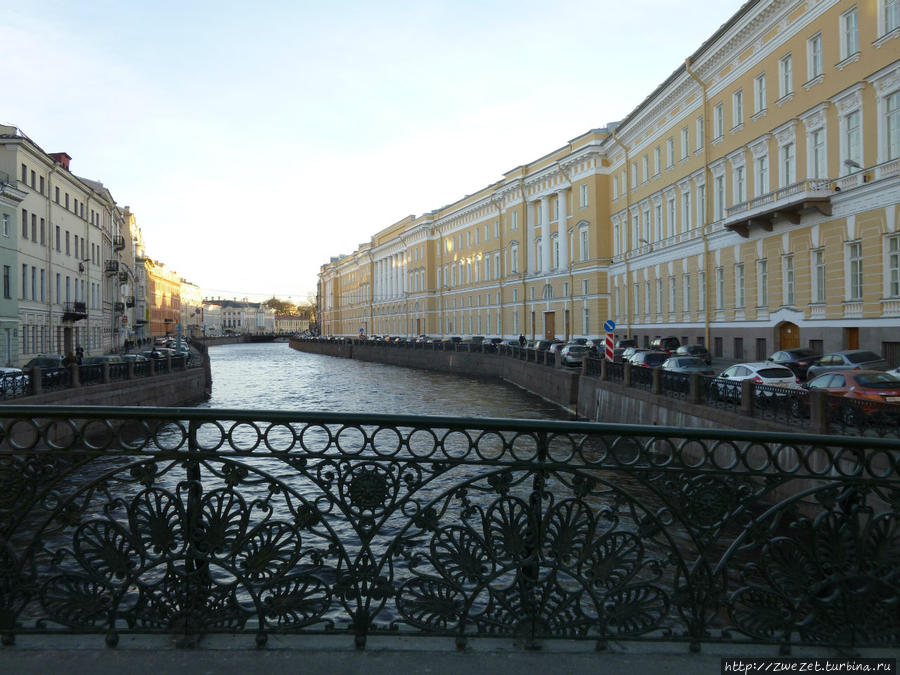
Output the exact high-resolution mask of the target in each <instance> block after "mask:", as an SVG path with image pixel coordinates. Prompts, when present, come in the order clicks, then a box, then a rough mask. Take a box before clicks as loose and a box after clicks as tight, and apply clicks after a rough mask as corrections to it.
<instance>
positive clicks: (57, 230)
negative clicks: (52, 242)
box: [56, 225, 60, 251]
mask: <svg viewBox="0 0 900 675" xmlns="http://www.w3.org/2000/svg"><path fill="white" fill-rule="evenodd" d="M56 250H57V251H59V250H60V248H59V225H57V226H56Z"/></svg>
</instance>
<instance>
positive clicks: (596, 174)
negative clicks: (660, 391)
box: [319, 0, 900, 364]
mask: <svg viewBox="0 0 900 675" xmlns="http://www.w3.org/2000/svg"><path fill="white" fill-rule="evenodd" d="M898 54H900V26H898V2H897V1H896V0H866V1H865V2H860V1H858V2H851V1H849V0H841V1H835V0H818V1H814V0H805V1H800V2H797V1H787V0H784V1H782V0H759V1H757V2H753V1H751V2H748V3H746V4H744V5H743V6H742V7H741V8H740V10H739V11H738V13H737V14H735V15H734V16H733V17H732V18H731V19H730V20H729V21H728V22H726V23H725V24H724V25H723V26H722V27H721V28H720V29H719V31H717V32H716V34H715V35H713V36H711V37H710V38H709V40H707V41H706V42H705V43H704V44H703V45H702V46H701V47H700V49H698V51H697V52H696V53H694V54H693V55H692V56H691V57H690V58H689V59H688V60H687V61H686V62H685V63H684V64H683V65H681V66H680V67H679V68H678V69H677V70H675V72H674V73H673V74H672V75H671V76H670V77H669V78H668V79H667V80H666V81H665V82H664V83H662V84H661V85H660V86H659V87H657V89H656V90H655V91H654V92H652V93H651V94H650V95H649V96H648V97H647V99H646V100H645V101H644V102H643V103H642V104H641V105H640V106H639V107H638V108H637V109H635V110H634V111H633V112H632V113H631V114H630V115H629V116H628V117H627V118H626V119H624V120H622V121H621V122H619V123H616V124H610V125H608V126H607V127H606V128H604V129H597V130H592V131H590V132H588V133H587V134H583V135H582V136H579V137H578V138H575V139H573V140H572V141H570V142H569V143H568V144H566V145H565V146H563V147H562V148H560V149H558V150H556V151H554V152H552V153H550V154H548V155H546V156H545V157H542V158H539V159H537V160H535V161H534V162H532V163H530V164H527V165H525V166H521V167H518V168H517V169H515V170H513V171H512V172H509V173H507V174H505V175H504V177H503V179H502V180H500V181H498V182H497V183H495V184H493V185H490V186H487V187H486V188H484V189H483V190H481V191H480V192H478V193H476V194H474V195H470V196H468V197H466V198H465V199H463V200H460V201H458V202H456V203H453V204H451V205H449V206H446V207H443V208H441V209H439V210H437V211H434V212H431V213H429V214H426V215H423V216H420V217H409V218H406V219H404V220H402V221H400V222H398V223H395V224H393V225H391V226H390V227H388V228H385V229H383V230H381V231H380V232H378V233H377V234H376V235H375V236H373V238H372V240H371V241H370V242H368V243H367V244H365V245H362V246H360V247H359V248H358V249H357V251H355V252H354V253H352V254H350V255H345V256H341V257H339V258H335V259H332V261H331V262H330V263H328V264H327V265H324V266H323V268H322V270H321V273H320V299H319V302H320V311H321V317H322V321H321V330H322V332H323V333H326V334H335V335H355V334H359V333H375V334H392V335H394V334H396V335H416V334H422V333H425V334H429V335H434V336H449V335H461V336H465V335H500V336H504V337H507V338H511V337H516V336H518V335H519V334H525V335H527V336H529V337H532V336H534V337H544V336H548V337H549V336H553V337H559V338H568V337H572V336H584V337H595V336H597V335H600V334H601V333H602V331H603V329H602V324H603V322H604V321H605V320H607V319H612V320H613V321H615V323H616V324H617V329H616V333H617V334H619V335H620V336H625V335H629V336H633V337H636V338H637V339H638V340H639V341H640V342H641V343H642V344H644V343H648V342H649V340H650V339H652V337H655V336H666V335H674V336H677V337H679V339H681V340H682V341H684V342H699V343H704V344H706V345H708V346H709V348H710V349H711V351H712V352H713V353H714V354H715V355H718V356H725V357H731V358H736V359H745V360H752V359H756V358H765V357H766V356H768V355H769V354H771V353H772V352H773V351H775V350H776V349H783V348H788V347H793V346H811V347H813V348H816V349H819V350H822V351H828V350H833V349H841V348H854V347H857V346H859V347H864V348H869V349H873V350H875V351H880V352H882V353H883V354H884V355H885V356H886V357H887V358H888V359H889V360H890V361H891V362H892V363H893V364H897V363H898V362H900V231H898V229H897V210H898V203H900V170H898V168H900V160H898V157H900V59H898Z"/></svg>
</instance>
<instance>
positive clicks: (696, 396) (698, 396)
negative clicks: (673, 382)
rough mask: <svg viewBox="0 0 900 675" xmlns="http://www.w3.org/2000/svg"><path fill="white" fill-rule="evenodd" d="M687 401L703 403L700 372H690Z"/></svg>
mask: <svg viewBox="0 0 900 675" xmlns="http://www.w3.org/2000/svg"><path fill="white" fill-rule="evenodd" d="M688 403H694V404H699V403H703V376H702V375H701V374H700V373H691V384H690V390H689V391H688Z"/></svg>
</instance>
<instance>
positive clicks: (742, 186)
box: [734, 166, 747, 204]
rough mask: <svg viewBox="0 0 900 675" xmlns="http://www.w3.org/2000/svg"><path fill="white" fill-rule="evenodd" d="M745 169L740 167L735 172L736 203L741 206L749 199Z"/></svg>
mask: <svg viewBox="0 0 900 675" xmlns="http://www.w3.org/2000/svg"><path fill="white" fill-rule="evenodd" d="M745 173H746V172H745V170H744V167H742V166H739V167H736V168H735V170H734V203H735V204H740V203H741V202H743V201H744V200H746V199H747V177H746V175H745Z"/></svg>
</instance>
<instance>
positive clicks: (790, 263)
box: [784, 255, 794, 307]
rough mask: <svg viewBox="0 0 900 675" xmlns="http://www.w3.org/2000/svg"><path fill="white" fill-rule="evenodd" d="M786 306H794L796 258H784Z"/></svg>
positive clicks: (788, 256)
mask: <svg viewBox="0 0 900 675" xmlns="http://www.w3.org/2000/svg"><path fill="white" fill-rule="evenodd" d="M784 304H785V306H787V307H793V305H794V256H791V255H786V256H784Z"/></svg>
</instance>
